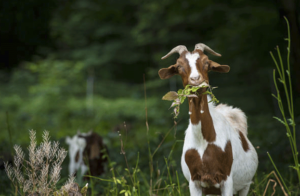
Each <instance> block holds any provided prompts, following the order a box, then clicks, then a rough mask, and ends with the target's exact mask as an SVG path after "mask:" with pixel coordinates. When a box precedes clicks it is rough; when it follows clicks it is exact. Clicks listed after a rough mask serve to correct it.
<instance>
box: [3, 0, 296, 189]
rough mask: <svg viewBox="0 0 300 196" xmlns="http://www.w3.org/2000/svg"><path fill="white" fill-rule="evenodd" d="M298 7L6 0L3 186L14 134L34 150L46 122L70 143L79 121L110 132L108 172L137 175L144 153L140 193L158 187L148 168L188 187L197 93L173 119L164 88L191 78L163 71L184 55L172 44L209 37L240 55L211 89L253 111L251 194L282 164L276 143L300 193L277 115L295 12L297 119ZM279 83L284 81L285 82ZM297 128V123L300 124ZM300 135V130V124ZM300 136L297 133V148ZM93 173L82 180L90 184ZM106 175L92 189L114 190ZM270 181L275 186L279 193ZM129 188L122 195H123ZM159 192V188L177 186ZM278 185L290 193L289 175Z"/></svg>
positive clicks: (268, 0) (267, 1)
mask: <svg viewBox="0 0 300 196" xmlns="http://www.w3.org/2000/svg"><path fill="white" fill-rule="evenodd" d="M299 10H300V2H299V0H252V1H247V0H225V1H224V0H205V1H199V0H187V1H177V0H152V1H143V0H128V1H121V0H110V1H103V0H102V1H101V0H98V1H97V0H60V1H59V0H46V1H40V0H31V1H24V0H14V1H4V2H2V6H1V12H0V25H1V28H0V43H1V44H0V59H1V60H0V95H1V97H0V111H1V112H0V195H13V186H12V185H11V183H10V181H9V179H8V178H7V176H6V174H5V171H4V164H3V161H9V162H13V156H14V150H13V146H14V144H18V145H21V146H22V148H23V150H24V151H25V152H27V146H28V145H29V142H30V140H29V130H31V129H33V130H36V134H37V141H38V143H39V142H41V141H42V134H43V131H44V130H47V131H49V134H50V137H51V140H53V141H59V142H60V145H61V146H62V147H64V148H65V149H66V150H68V145H67V144H66V142H65V138H66V137H67V136H73V135H75V134H76V133H77V131H81V132H89V131H93V132H96V133H98V134H99V135H100V136H102V138H103V142H104V143H105V145H106V146H107V149H108V156H109V160H110V162H111V163H110V164H108V165H106V166H105V173H104V174H102V175H101V176H100V178H101V179H110V178H112V176H111V168H114V169H115V171H116V172H117V173H118V176H120V177H121V176H122V177H124V176H125V177H124V178H125V179H127V180H128V181H130V180H129V177H128V173H126V171H125V168H128V166H127V164H128V165H129V168H130V169H131V168H134V167H136V164H137V162H138V167H139V170H140V172H141V174H140V175H138V178H139V179H140V185H139V186H140V190H141V195H149V186H150V185H149V184H151V183H150V181H149V179H150V178H153V179H159V177H162V180H161V181H162V185H161V188H163V187H165V181H169V179H168V177H167V176H173V177H174V176H175V178H174V179H178V181H179V183H178V184H180V186H181V188H182V190H181V191H183V192H185V193H188V183H187V181H186V180H185V178H184V176H183V174H182V171H181V167H180V157H181V153H182V145H183V139H184V132H185V130H186V128H187V125H188V119H189V115H188V104H187V103H184V104H183V105H182V106H181V109H180V114H179V116H178V118H177V119H175V121H176V122H174V119H173V114H172V112H173V110H172V109H169V108H170V104H171V102H168V101H163V100H162V99H161V98H162V96H163V95H165V94H166V93H167V92H168V91H170V90H172V91H177V90H178V89H182V88H183V86H182V81H181V78H180V77H179V76H175V77H172V78H170V79H168V80H161V79H160V78H159V76H158V70H159V69H161V68H166V67H169V66H170V65H172V64H174V63H175V62H176V59H177V57H178V55H177V54H176V55H175V54H174V55H172V56H171V57H169V58H167V59H165V60H161V57H162V56H164V55H165V54H167V53H168V52H169V51H170V50H171V49H172V48H173V47H175V46H177V45H185V46H186V47H187V48H188V50H190V51H192V50H193V49H194V46H195V44H197V43H205V44H206V45H208V46H209V47H211V48H212V49H213V50H215V51H216V52H218V53H220V54H222V56H221V57H215V56H212V55H210V54H208V57H209V58H210V59H211V60H213V61H215V62H218V63H220V64H225V65H229V66H230V72H229V73H226V74H220V73H212V72H211V73H210V76H209V77H210V78H209V79H210V85H212V86H214V87H218V88H217V89H215V90H213V93H214V95H215V96H216V97H217V99H218V100H219V101H220V103H226V104H228V105H232V106H234V107H238V108H240V109H241V110H243V111H244V112H245V114H246V116H247V119H248V138H249V140H250V141H251V142H252V144H253V146H254V147H255V148H256V150H257V153H258V157H259V166H258V170H257V174H256V176H255V178H254V180H253V181H254V184H253V185H252V186H251V189H250V191H249V194H248V195H262V192H263V190H264V188H265V186H266V183H267V181H264V182H263V183H262V184H261V185H259V183H260V182H261V181H262V180H263V179H264V177H265V176H266V175H267V174H269V173H270V172H272V171H273V170H274V167H273V164H272V162H271V161H270V159H269V157H268V155H267V152H269V154H270V155H271V156H272V158H273V161H274V163H275V164H276V166H277V168H278V170H279V172H280V173H281V175H282V177H283V179H284V180H285V181H286V184H287V186H288V187H289V188H290V189H291V190H292V192H293V194H292V195H297V190H298V191H299V195H300V190H299V182H298V179H297V175H296V172H295V170H294V169H293V168H291V167H290V166H291V165H292V164H293V152H292V151H291V148H290V144H289V139H288V137H287V134H286V130H285V127H284V126H283V125H282V124H281V123H280V122H279V121H277V120H276V119H274V118H273V116H276V117H279V118H281V117H282V115H281V113H280V110H279V108H278V105H277V101H276V99H275V98H274V97H272V94H276V88H275V86H274V82H273V70H274V69H275V68H276V67H275V64H274V62H273V60H272V58H271V56H270V53H269V52H270V51H272V52H273V53H275V54H277V51H275V50H274V48H275V47H276V46H279V48H280V51H281V54H282V59H284V61H286V60H285V59H286V58H287V50H286V48H287V42H286V41H285V40H284V38H286V37H287V36H288V32H287V28H286V23H285V20H284V18H283V17H284V16H286V17H287V19H288V20H289V24H290V34H291V55H290V62H291V73H290V74H291V78H292V85H293V89H292V90H293V98H294V109H295V111H294V112H295V123H296V125H298V124H300V110H299V108H300V26H299V25H300V22H299V21H300V15H299ZM279 90H280V91H281V92H283V89H282V88H281V87H280V88H279ZM282 99H283V100H284V99H285V98H284V96H283V98H282ZM284 107H286V106H284ZM296 131H297V132H299V127H298V126H296ZM297 138H298V139H297V140H298V141H299V139H300V136H299V134H298V135H297ZM299 145H300V143H299V142H298V149H299V148H300V146H299ZM123 152H125V153H126V161H125V159H124V155H123ZM149 152H151V155H150V154H149ZM154 152H155V153H154ZM153 153H154V154H153ZM152 155H153V156H152ZM149 157H150V158H149ZM152 159H153V160H152ZM68 163H69V157H68V156H67V157H66V159H65V161H64V162H63V168H62V171H61V179H60V181H59V183H58V186H61V185H63V184H64V181H66V179H67V177H68ZM149 164H150V165H153V167H151V166H150V167H149ZM151 168H153V171H151V170H152V169H151ZM163 171H164V173H163ZM168 171H169V175H168ZM176 171H177V172H178V177H177V178H176V175H175V172H176ZM160 172H161V173H160ZM152 173H153V174H152ZM170 173H171V174H170ZM173 174H174V175H173ZM126 176H127V177H126ZM98 177H99V176H98ZM168 183H169V182H168ZM84 184H85V183H84V182H80V183H79V185H80V186H81V187H82V186H84ZM108 184H109V182H105V181H101V180H94V181H93V183H92V185H91V186H93V193H91V194H90V195H109V194H104V193H106V189H109V188H110V186H108ZM170 184H172V183H170ZM176 184H177V181H176ZM257 185H259V187H257ZM118 186H122V187H123V185H122V184H120V185H118ZM270 186H271V185H270ZM272 186H273V185H272ZM124 187H125V186H124ZM170 187H171V188H172V186H169V187H167V188H165V190H170V189H171V188H170ZM173 187H174V186H173ZM111 189H113V188H111ZM269 189H270V190H269V192H268V193H269V194H267V195H271V193H272V190H271V188H269ZM121 190H122V189H118V194H119V195H124V192H123V193H120V191H121ZM156 191H157V192H155V191H154V192H155V194H156V195H167V194H166V193H165V192H164V193H162V192H159V191H160V190H156ZM259 191H260V192H259ZM118 194H111V195H118ZM153 195H154V194H153ZM168 195H174V194H168ZM183 195H184V194H183ZM275 195H283V193H282V192H281V190H280V188H279V186H277V187H276V194H275Z"/></svg>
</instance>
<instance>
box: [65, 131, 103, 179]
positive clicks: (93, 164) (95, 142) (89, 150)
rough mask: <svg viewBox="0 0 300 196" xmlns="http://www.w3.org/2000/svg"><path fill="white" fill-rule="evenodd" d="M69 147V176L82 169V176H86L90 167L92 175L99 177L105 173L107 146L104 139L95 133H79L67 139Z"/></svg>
mask: <svg viewBox="0 0 300 196" xmlns="http://www.w3.org/2000/svg"><path fill="white" fill-rule="evenodd" d="M66 143H67V144H68V145H69V156H70V162H69V174H70V175H74V174H75V173H76V172H77V170H79V169H80V171H81V176H83V175H85V174H86V172H87V170H88V167H87V164H88V166H89V169H90V175H92V176H99V175H101V174H102V173H103V172H104V164H105V162H107V158H103V155H105V152H104V151H106V146H105V144H104V143H103V140H102V137H101V136H100V135H98V134H97V133H94V132H89V133H77V134H76V135H75V136H73V137H72V138H70V137H67V138H66Z"/></svg>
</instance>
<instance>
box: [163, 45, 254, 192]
mask: <svg viewBox="0 0 300 196" xmlns="http://www.w3.org/2000/svg"><path fill="white" fill-rule="evenodd" d="M204 50H206V51H208V52H210V53H211V54H213V55H215V56H221V55H220V54H218V53H216V52H215V51H213V50H212V49H211V48H209V47H208V46H206V45H205V44H202V43H200V44H196V46H195V49H194V51H193V52H189V51H188V50H187V48H186V47H185V46H183V45H180V46H177V47H175V48H173V49H172V50H171V51H170V52H169V53H168V54H167V55H166V56H164V57H162V59H165V58H167V57H168V56H170V55H171V54H173V53H179V55H180V57H179V58H178V59H177V62H176V64H174V65H171V66H170V67H168V68H163V69H160V70H159V72H158V74H159V76H160V78H161V79H167V78H170V77H171V76H173V75H176V74H177V75H180V76H181V78H182V82H183V86H184V87H185V86H186V85H188V84H189V85H192V86H199V85H201V84H203V83H204V82H206V83H207V84H209V78H208V72H209V71H216V72H221V73H227V72H229V70H230V67H229V66H228V65H220V64H218V63H216V62H214V61H211V60H209V59H208V57H207V56H206V55H205V54H204ZM205 91H206V88H200V89H199V90H198V92H197V94H198V97H197V98H195V97H190V98H188V103H189V115H190V122H189V126H188V128H187V130H186V134H185V139H184V145H183V153H182V158H181V167H182V170H183V174H184V176H185V178H186V179H187V180H188V181H189V189H190V194H191V195H192V196H196V195H197V196H201V195H202V194H205V195H210V194H213V195H215V194H217V195H222V196H232V195H233V194H238V195H239V196H246V195H247V193H248V191H249V187H250V184H251V180H252V178H253V176H254V174H255V172H256V169H257V166H258V158H257V153H256V151H255V149H254V147H253V146H252V144H251V143H250V141H249V140H248V138H247V120H246V116H245V114H244V113H243V112H242V111H241V110H240V109H238V108H232V107H231V106H227V105H224V104H220V105H218V106H215V105H214V104H212V103H209V100H208V99H209V98H208V96H207V95H205V94H202V93H203V92H205Z"/></svg>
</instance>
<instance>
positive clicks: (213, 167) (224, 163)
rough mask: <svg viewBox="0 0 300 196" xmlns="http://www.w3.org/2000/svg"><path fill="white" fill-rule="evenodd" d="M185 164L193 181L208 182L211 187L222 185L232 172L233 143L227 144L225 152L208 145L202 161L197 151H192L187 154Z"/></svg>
mask: <svg viewBox="0 0 300 196" xmlns="http://www.w3.org/2000/svg"><path fill="white" fill-rule="evenodd" d="M185 162H186V164H187V166H188V168H189V170H190V173H191V179H192V180H193V181H194V180H199V181H202V182H206V183H208V184H209V185H210V186H213V185H214V184H217V183H220V182H221V181H222V180H226V179H227V176H229V175H230V172H231V166H232V162H233V156H232V147H231V142H230V141H228V142H227V144H226V146H225V151H222V149H221V148H220V147H218V146H216V145H214V144H208V145H207V148H206V150H205V151H204V154H203V157H202V159H201V157H200V155H199V153H198V151H197V150H196V149H190V150H188V151H186V153H185ZM210 194H214V193H210Z"/></svg>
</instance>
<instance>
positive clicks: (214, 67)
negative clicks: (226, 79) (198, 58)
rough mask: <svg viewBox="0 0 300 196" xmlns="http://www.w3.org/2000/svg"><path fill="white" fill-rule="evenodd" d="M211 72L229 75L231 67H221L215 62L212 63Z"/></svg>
mask: <svg viewBox="0 0 300 196" xmlns="http://www.w3.org/2000/svg"><path fill="white" fill-rule="evenodd" d="M209 69H210V71H216V72H220V73H227V72H229V70H230V67H229V66H228V65H220V64H219V63H216V62H214V61H210V66H209Z"/></svg>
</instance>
